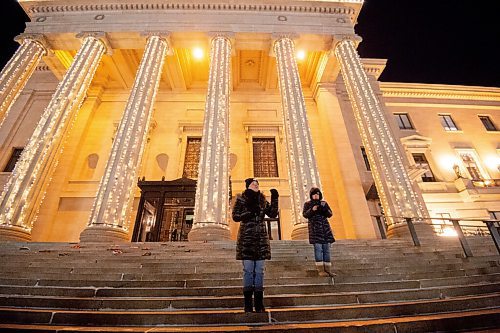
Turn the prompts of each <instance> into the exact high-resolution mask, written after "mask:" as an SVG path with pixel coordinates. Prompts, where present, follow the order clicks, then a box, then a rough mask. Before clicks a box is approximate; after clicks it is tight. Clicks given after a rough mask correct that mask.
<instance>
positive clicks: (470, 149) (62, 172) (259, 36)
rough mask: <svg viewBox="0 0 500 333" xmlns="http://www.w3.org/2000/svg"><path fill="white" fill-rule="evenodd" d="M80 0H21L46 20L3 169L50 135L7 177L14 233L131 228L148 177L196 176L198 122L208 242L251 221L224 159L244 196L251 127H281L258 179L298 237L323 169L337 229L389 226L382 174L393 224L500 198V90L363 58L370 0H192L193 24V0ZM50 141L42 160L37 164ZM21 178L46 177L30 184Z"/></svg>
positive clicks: (22, 64)
mask: <svg viewBox="0 0 500 333" xmlns="http://www.w3.org/2000/svg"><path fill="white" fill-rule="evenodd" d="M74 2H75V6H67V7H65V6H57V1H41V2H38V3H37V2H29V1H21V2H20V3H21V5H23V6H24V8H25V10H26V11H27V12H28V14H29V15H30V16H31V17H32V21H33V23H31V24H29V25H28V28H27V31H26V34H25V35H23V38H21V39H20V41H21V42H22V43H23V47H24V50H32V52H31V53H29V52H28V51H24V52H25V54H24V55H23V56H20V54H17V57H16V56H15V57H14V58H13V60H12V66H11V67H12V68H18V70H17V72H15V73H16V74H9V75H7V74H6V73H7V71H6V70H4V71H3V72H2V74H5V75H4V76H5V77H6V78H3V79H2V80H3V81H2V80H0V81H1V82H0V87H2V84H3V86H5V87H11V85H12V84H11V83H10V82H12V80H7V79H8V78H11V77H12V75H17V76H18V77H20V78H22V80H26V82H27V83H26V86H25V87H24V89H22V84H18V86H19V88H10V93H9V94H8V95H7V94H4V95H1V94H0V98H3V100H2V103H3V104H2V108H3V109H2V110H4V109H5V110H4V111H2V112H4V113H5V116H4V120H3V124H2V128H1V131H0V142H1V146H0V149H1V150H0V167H1V168H2V170H4V168H5V167H6V166H7V165H8V164H9V163H8V162H9V159H10V158H11V155H12V152H13V151H14V148H21V147H28V142H34V141H33V140H34V138H41V137H43V138H45V139H43V140H45V141H43V144H44V145H45V150H43V151H42V150H41V151H40V152H38V151H37V150H36V149H34V148H32V149H30V152H31V153H30V155H28V154H27V153H24V155H23V156H22V157H21V160H22V161H24V164H25V166H26V167H25V170H28V171H26V172H24V171H22V169H20V168H17V170H16V169H14V170H13V171H6V172H3V173H1V174H0V182H1V183H2V185H4V184H7V185H8V184H14V185H8V186H6V187H5V189H6V190H4V193H3V194H2V200H3V201H2V212H0V216H1V219H0V231H1V232H0V235H3V236H2V237H0V238H2V239H31V240H34V241H77V240H78V239H80V238H81V239H83V240H89V241H92V240H96V241H99V240H113V239H127V238H128V239H130V236H131V232H132V230H131V228H130V227H131V226H132V225H133V221H134V219H135V215H136V210H137V203H138V197H139V191H138V188H137V187H136V186H135V185H134V181H133V180H134V179H136V177H141V178H142V177H145V178H146V179H147V180H160V179H162V178H163V177H164V178H165V179H167V180H174V179H178V178H180V177H182V175H183V167H184V162H185V153H186V146H187V142H188V139H189V138H202V142H201V147H202V148H201V150H202V159H201V160H202V164H201V165H200V168H199V169H198V170H199V173H198V174H199V175H200V177H202V181H199V186H198V192H199V193H198V194H197V204H200V205H202V206H198V207H197V209H198V214H197V215H196V218H195V227H194V228H193V230H196V237H195V238H196V239H197V240H203V239H208V240H210V239H226V238H233V239H234V237H235V233H236V230H237V224H235V223H233V222H231V221H228V220H227V212H226V210H227V207H226V205H219V203H221V202H227V200H228V187H229V182H228V181H226V178H227V179H228V177H226V175H230V176H231V181H232V191H233V194H235V193H238V192H240V191H242V190H243V189H244V182H243V180H244V179H245V178H247V177H250V176H254V169H253V168H254V162H255V161H253V151H252V142H253V139H254V138H257V139H258V138H273V139H274V140H275V143H276V162H277V173H278V175H277V177H263V178H260V183H261V188H262V189H263V190H264V192H265V193H266V194H269V189H270V188H277V189H278V190H279V192H280V207H281V223H282V234H283V238H285V239H292V238H293V239H297V238H304V237H305V234H304V232H303V230H304V228H303V226H304V224H303V223H304V220H303V219H302V218H301V216H300V214H299V212H300V207H301V205H302V204H303V202H304V201H305V200H307V190H308V188H310V187H311V186H314V185H321V186H322V188H323V192H324V194H325V198H326V200H328V201H329V203H330V205H331V206H332V208H333V210H334V217H333V218H332V219H331V223H332V226H333V229H334V230H335V232H336V236H337V238H339V239H343V238H351V239H360V238H375V237H377V236H378V230H377V228H376V226H375V223H374V221H373V219H372V217H371V216H370V215H371V214H378V213H380V208H379V206H378V203H377V201H373V200H367V193H369V192H370V188H371V187H372V185H373V184H375V186H376V187H377V189H378V194H379V197H380V201H381V204H382V206H383V207H384V210H385V211H386V212H389V213H388V214H387V215H389V216H392V217H390V218H389V219H388V220H389V223H390V228H391V227H392V226H393V224H392V223H394V222H397V221H398V219H400V218H401V217H402V216H408V217H414V218H416V219H419V218H420V219H423V221H429V220H428V219H427V217H448V216H449V217H452V218H488V217H489V215H490V213H491V212H493V214H494V212H500V183H499V182H498V181H496V182H495V180H494V179H499V178H500V171H499V165H500V155H499V154H500V153H499V149H500V146H499V144H498V142H500V140H499V135H500V132H499V131H497V130H496V129H498V127H495V128H492V127H491V125H493V126H500V89H498V88H483V87H461V86H442V85H423V84H402V83H381V82H378V81H377V78H378V77H379V75H380V74H381V72H382V71H383V68H384V66H385V61H382V60H375V59H359V56H358V55H357V53H356V50H355V48H356V43H357V42H358V38H357V36H355V35H354V31H353V27H354V25H355V22H356V17H357V15H358V13H359V10H360V8H361V2H360V1H332V2H324V3H323V4H322V6H324V8H325V11H326V12H325V11H324V12H323V13H321V11H318V10H317V9H314V8H316V7H317V6H318V5H317V3H316V2H314V1H310V2H309V4H308V5H306V6H303V7H300V8H302V9H297V8H298V7H294V6H297V4H295V2H293V1H291V2H290V3H289V4H287V6H285V7H283V8H282V9H281V10H280V11H279V13H277V12H276V9H275V8H272V7H269V6H266V5H258V6H256V7H255V8H250V7H241V6H244V5H243V4H241V5H240V4H238V2H237V1H236V2H234V1H233V2H231V3H233V4H232V5H229V4H228V5H227V7H226V8H220V7H217V6H215V7H213V8H211V9H210V10H201V9H199V8H197V7H196V4H190V5H187V4H184V6H185V7H184V9H181V11H183V12H184V13H190V14H189V15H187V14H186V17H185V19H186V20H189V22H191V24H192V26H186V25H182V28H180V27H177V26H181V24H180V23H181V22H179V20H180V19H179V18H178V15H177V14H178V11H179V9H173V8H170V7H168V5H166V4H162V5H156V4H153V3H154V2H155V1H145V2H143V6H146V7H147V6H150V5H151V6H153V5H154V6H160V7H161V8H160V11H164V14H165V15H164V16H165V17H166V18H170V20H171V21H168V20H166V19H165V17H163V18H160V16H158V15H159V14H158V10H155V11H150V12H148V10H147V9H148V8H149V7H147V8H142V9H143V10H140V11H136V10H135V9H134V7H133V6H131V7H130V8H129V9H126V8H121V7H120V8H118V7H119V6H121V5H114V4H111V2H110V4H109V5H107V1H104V4H99V5H98V4H95V6H94V7H91V8H90V7H88V6H87V7H85V6H82V7H79V5H80V4H83V3H94V2H93V1H74ZM234 3H235V4H234ZM242 3H243V2H242ZM103 6H108V7H106V11H103V10H104V9H105V8H104V7H103ZM186 6H187V7H186ZM192 6H194V7H192ZM188 7H189V8H188ZM89 8H90V9H89ZM42 9H43V10H42ZM233 9H234V10H239V11H241V10H246V11H247V12H246V15H247V19H248V20H249V21H248V22H238V24H236V23H235V22H231V21H230V20H236V21H238V19H237V15H236V16H235V17H231V16H230V15H229V16H228V15H226V14H227V11H228V10H229V11H230V10H233ZM114 10H117V11H118V10H122V11H124V13H125V14H123V15H122V16H120V17H117V16H114V14H113V13H114ZM202 12H203V13H205V15H204V16H203V17H204V19H203V20H201V19H200V20H201V21H200V22H199V25H195V24H193V23H192V22H193V20H194V21H196V19H197V17H198V16H197V15H198V13H202ZM225 13H226V14H225ZM325 13H326V14H325ZM278 14H283V15H278ZM71 15H78V16H77V17H74V20H71ZM176 15H177V16H176ZM221 15H222V16H221ZM259 15H261V16H259ZM262 15H264V17H262ZM266 15H268V16H266ZM311 15H316V18H317V20H311V19H310V16H311ZM153 19H156V20H159V21H158V22H163V20H165V22H167V23H165V24H164V25H163V26H162V24H161V23H158V26H157V27H155V29H152V30H154V31H144V23H142V25H141V22H145V20H146V21H151V20H153ZM198 19H199V17H198ZM65 20H69V21H71V22H72V24H73V25H71V26H70V25H67V26H65V25H64V24H63V23H64V22H69V21H65ZM75 20H76V21H75ZM122 20H125V21H127V20H128V22H129V23H130V25H129V26H127V27H126V28H124V25H123V24H120V23H123V22H121V21H122ZM224 20H229V21H228V22H225V21H224ZM54 22H56V23H58V24H53V23H54ZM172 22H173V23H172ZM214 22H219V25H218V26H217V28H214ZM277 22H278V23H277ZM280 22H281V23H280ZM283 22H286V23H283ZM305 22H309V23H308V24H310V25H309V26H308V25H307V24H305ZM257 23H259V24H260V27H261V30H262V31H257V32H256V31H255V24H257ZM204 24H205V25H204ZM224 24H227V26H225V25H224ZM235 24H236V25H235ZM304 24H305V26H306V28H304ZM228 26H231V27H232V29H233V31H228V29H227V27H228ZM250 26H251V27H252V28H251V31H250V30H249V29H250V28H249V27H250ZM299 26H300V29H299ZM75 27H76V28H75ZM235 27H236V28H235ZM65 29H68V30H65ZM75 29H77V30H79V31H78V33H73V32H75V31H73V30H75ZM124 29H125V30H124ZM89 30H92V31H96V30H99V31H103V32H102V33H95V32H94V33H88V32H87V33H85V31H89ZM214 30H215V32H214ZM41 31H44V33H43V34H40V32H41ZM166 31H168V32H166ZM325 31H326V32H325ZM30 43H32V44H30ZM195 49H196V50H197V51H196V52H200V53H201V54H199V58H197V55H196V54H195V53H196V52H195ZM297 54H300V55H299V56H297ZM83 55H84V56H83ZM210 55H211V56H210ZM42 56H43V58H42ZM40 58H42V59H43V62H40V63H39V65H38V67H37V70H36V71H35V72H34V74H32V75H31V71H32V70H33V68H34V64H35V65H36V63H38V62H39V61H40ZM20 59H22V61H21V60H20ZM79 59H88V61H85V60H81V61H82V63H81V65H78V64H80V63H79V62H78V61H79ZM91 59H92V60H91ZM97 65H98V66H97ZM78 66H80V67H78ZM6 68H7V67H6ZM30 75H31V78H30ZM1 78H2V77H0V79H1ZM58 86H59V87H58ZM16 89H17V90H19V92H18V93H17V94H18V95H17V96H13V94H16V91H17V90H16ZM58 94H59V95H58ZM58 96H59V97H58ZM80 98H82V100H81V101H80V100H79V99H80ZM65 103H66V104H65ZM58 108H59V109H60V111H61V114H63V115H66V116H65V117H66V118H64V120H61V121H62V122H60V123H59V124H60V125H59V126H56V127H54V129H50V128H49V127H47V126H48V125H47V126H45V125H43V124H42V125H41V122H40V119H44V117H45V118H47V117H49V113H47V112H49V111H50V112H56V111H58V110H59V109H58ZM44 110H45V111H44ZM450 119H451V120H452V121H454V125H455V126H456V128H455V127H453V125H452V124H450ZM488 121H489V122H488ZM490 123H491V124H490ZM400 127H403V128H402V129H401V128H400ZM445 127H446V128H445ZM37 128H39V130H37ZM487 129H489V130H487ZM54 133H57V135H53V134H54ZM205 133H212V134H211V135H206V134H205ZM42 134H43V135H42ZM204 134H205V135H204ZM130 139H133V140H130ZM37 140H41V139H37ZM37 142H38V141H37ZM361 147H363V148H364V152H365V154H366V155H365V158H364V156H363V153H362V149H361ZM42 152H46V153H45V155H43V154H42V155H43V156H42V155H40V156H42V157H43V158H45V160H43V161H45V162H43V163H39V164H36V163H35V162H30V161H31V160H30V159H29V156H38V155H37V154H41V153H42ZM120 154H121V155H120ZM32 159H33V158H32ZM39 160H41V161H42V159H41V157H40V158H39ZM30 163H31V164H30ZM367 163H368V164H370V167H371V171H368V170H367ZM424 164H425V165H428V166H429V167H430V169H431V172H432V174H431V173H430V171H428V170H426V169H425V168H424V167H423V166H424ZM35 168H38V169H36V170H40V171H39V172H38V174H33V172H32V171H30V170H35ZM103 176H104V177H103ZM422 176H423V177H424V178H422ZM478 176H479V177H478ZM30 177H31V178H30ZM470 178H479V179H475V180H474V181H471V180H469V179H470ZM23 179H31V180H33V181H32V182H31V183H30V182H26V184H28V185H30V186H27V185H23V186H25V187H24V188H23V187H22V186H17V185H15V184H17V183H19V184H24V183H23ZM130 180H132V182H130ZM424 180H425V181H424ZM16 182H17V183H16ZM113 184H114V185H113ZM9 186H10V187H9ZM9 188H10V190H9ZM27 189H29V190H27ZM130 191H132V192H130ZM129 193H133V197H135V200H134V199H132V198H131V197H130V195H129ZM9 198H11V199H9ZM19 198H21V199H22V200H24V201H22V202H21V201H18V199H19ZM96 198H97V199H96ZM102 198H108V199H102ZM109 198H112V199H109ZM201 198H203V200H201ZM368 199H373V197H371V196H370V195H368ZM13 203H16V204H17V205H18V206H19V207H21V208H16V207H15V205H14V204H13ZM19 203H22V205H19ZM23 205H24V206H23ZM100 207H103V208H102V209H101V208H100ZM16 209H18V210H19V212H20V213H19V214H18V215H16V216H18V217H16V218H13V217H12V216H14V215H15V214H16V213H15V212H16ZM100 210H102V214H101V213H100ZM13 212H14V213H13ZM9 214H10V215H9ZM447 214H449V215H447ZM104 216H106V217H104ZM84 230H85V232H84ZM214 230H216V231H214ZM82 232H83V233H82ZM104 234H105V235H106V236H103V235H104Z"/></svg>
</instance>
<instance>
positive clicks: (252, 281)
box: [243, 260, 265, 291]
mask: <svg viewBox="0 0 500 333" xmlns="http://www.w3.org/2000/svg"><path fill="white" fill-rule="evenodd" d="M264 263H265V260H243V290H245V291H246V290H255V291H263V290H264Z"/></svg>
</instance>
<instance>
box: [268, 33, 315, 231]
mask: <svg viewBox="0 0 500 333" xmlns="http://www.w3.org/2000/svg"><path fill="white" fill-rule="evenodd" d="M274 52H275V54H276V62H277V67H278V82H279V87H280V92H281V102H282V112H283V122H284V125H285V133H286V142H287V145H286V150H287V154H286V156H287V163H288V165H289V168H288V179H289V183H290V189H291V199H292V210H291V213H292V221H293V225H294V226H295V229H297V226H300V227H303V226H304V225H305V224H306V223H307V221H306V220H305V219H304V218H303V217H302V207H303V205H304V203H305V202H306V201H307V200H308V198H309V190H310V188H311V187H313V186H317V187H320V188H321V181H320V177H319V172H318V167H317V163H316V157H315V154H314V147H313V143H312V139H311V131H310V129H309V123H308V120H307V113H306V105H305V101H304V95H303V93H302V85H301V82H300V76H299V71H298V67H297V62H296V61H295V46H294V43H293V41H292V39H291V38H289V37H283V38H280V39H278V40H277V41H276V42H275V43H274Z"/></svg>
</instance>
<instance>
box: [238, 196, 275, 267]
mask: <svg viewBox="0 0 500 333" xmlns="http://www.w3.org/2000/svg"><path fill="white" fill-rule="evenodd" d="M232 215H233V220H234V221H235V222H240V229H239V231H238V241H237V243H236V259H237V260H265V259H268V260H269V259H271V245H270V243H269V236H268V234H267V226H266V223H265V222H264V216H265V215H267V216H269V217H276V216H277V215H278V197H277V196H271V203H269V202H268V201H267V200H266V197H265V196H264V194H262V193H260V192H254V191H252V190H250V189H247V190H245V191H244V192H243V193H242V194H241V195H238V196H237V197H236V203H235V204H234V208H233V214H232Z"/></svg>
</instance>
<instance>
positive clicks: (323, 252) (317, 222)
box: [302, 187, 335, 276]
mask: <svg viewBox="0 0 500 333" xmlns="http://www.w3.org/2000/svg"><path fill="white" fill-rule="evenodd" d="M309 197H310V199H311V200H309V201H307V202H306V203H305V204H304V210H303V212H302V215H304V217H305V218H306V219H307V221H308V227H309V243H310V244H312V245H313V246H314V259H315V261H316V269H317V270H318V273H319V275H320V276H334V275H335V274H334V273H332V270H331V267H332V263H331V261H330V244H331V243H333V242H335V238H334V237H333V233H332V228H331V227H330V223H329V222H328V218H330V217H332V215H333V213H332V210H331V209H330V206H328V203H327V202H326V201H324V200H322V199H323V194H322V193H321V190H320V189H319V188H317V187H313V188H311V190H310V191H309Z"/></svg>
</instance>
